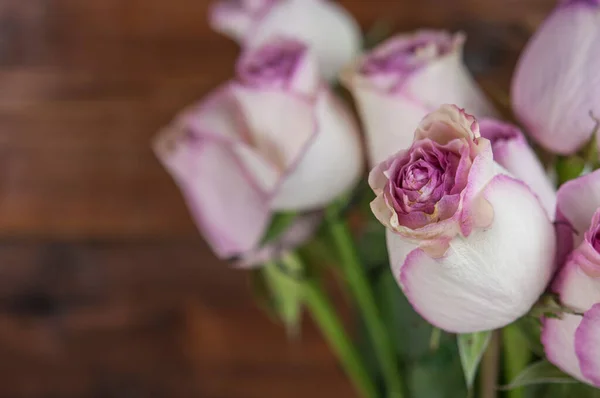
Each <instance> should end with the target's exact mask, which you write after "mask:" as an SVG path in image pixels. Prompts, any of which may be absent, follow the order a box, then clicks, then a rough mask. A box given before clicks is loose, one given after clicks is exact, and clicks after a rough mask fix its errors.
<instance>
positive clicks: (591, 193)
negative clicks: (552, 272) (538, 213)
mask: <svg viewBox="0 0 600 398" xmlns="http://www.w3.org/2000/svg"><path fill="white" fill-rule="evenodd" d="M599 207H600V170H598V171H595V172H593V173H590V174H587V175H585V176H583V177H579V178H577V179H575V180H571V181H568V182H567V183H565V184H564V185H562V186H561V187H560V189H559V190H558V197H557V213H558V212H560V213H561V214H562V216H563V217H564V218H566V219H567V220H568V221H569V222H570V223H571V225H572V226H573V228H574V229H575V231H576V233H577V237H576V239H575V246H577V245H578V244H579V243H581V241H583V234H584V233H585V231H587V230H588V228H589V226H590V222H591V220H592V217H593V216H594V213H595V212H596V210H597V209H598V208H599Z"/></svg>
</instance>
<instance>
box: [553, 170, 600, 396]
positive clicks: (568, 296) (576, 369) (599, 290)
mask: <svg viewBox="0 0 600 398" xmlns="http://www.w3.org/2000/svg"><path fill="white" fill-rule="evenodd" d="M557 220H558V221H559V223H558V225H559V228H560V229H559V248H560V252H561V253H563V254H564V253H566V252H569V250H570V249H571V248H573V247H575V250H573V251H572V252H571V253H570V255H569V256H568V257H566V260H565V256H564V255H563V256H561V257H560V258H559V260H561V264H564V266H563V267H562V268H561V271H560V273H559V274H558V276H557V277H556V279H555V281H554V283H553V285H552V289H553V291H554V292H556V293H558V294H559V297H560V301H561V303H562V304H563V305H565V306H567V307H570V308H571V309H573V310H574V311H575V312H576V313H579V315H576V314H562V315H561V317H560V318H559V319H553V318H546V319H544V320H543V330H542V343H543V344H544V349H545V351H546V356H547V357H548V360H549V361H551V362H552V363H554V364H555V365H557V366H558V367H559V368H561V369H562V370H563V371H565V372H567V373H569V374H571V375H572V376H574V377H576V378H577V379H579V380H581V381H584V382H586V383H589V384H593V385H595V386H596V387H600V339H599V337H600V171H595V172H593V173H591V174H587V175H585V176H583V177H580V178H577V179H575V180H572V181H569V182H567V183H566V184H564V185H563V186H561V187H560V189H559V190H558V204H557ZM581 314H583V316H582V315H581Z"/></svg>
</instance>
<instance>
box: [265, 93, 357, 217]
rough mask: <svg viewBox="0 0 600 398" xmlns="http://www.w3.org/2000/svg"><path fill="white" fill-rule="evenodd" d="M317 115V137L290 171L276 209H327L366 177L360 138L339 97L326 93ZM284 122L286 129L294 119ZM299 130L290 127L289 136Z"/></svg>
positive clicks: (276, 202)
mask: <svg viewBox="0 0 600 398" xmlns="http://www.w3.org/2000/svg"><path fill="white" fill-rule="evenodd" d="M313 112H314V113H315V116H316V121H317V125H316V126H315V127H316V128H317V131H316V132H315V136H314V138H313V140H312V141H311V144H310V146H307V147H305V149H304V152H302V157H301V158H299V159H298V162H296V163H294V164H293V165H292V166H291V167H289V168H288V169H287V170H286V176H285V179H284V180H283V182H282V185H281V186H280V187H279V188H278V190H277V192H276V194H275V197H274V198H273V202H272V206H273V208H274V209H277V210H287V209H295V210H298V209H301V210H310V209H315V208H319V207H323V206H326V205H327V204H328V203H329V202H331V201H332V200H333V199H335V198H336V197H338V196H339V195H340V194H342V193H344V192H346V191H348V190H350V189H351V188H352V187H353V186H354V185H356V183H357V182H358V180H359V179H360V176H361V175H362V171H363V164H364V163H363V155H362V148H361V143H360V136H359V132H358V126H357V124H356V121H355V120H354V118H353V116H352V114H351V113H350V112H349V110H348V109H347V108H346V107H345V105H344V104H343V103H342V102H341V101H339V100H338V99H337V97H335V96H334V95H333V94H331V93H330V92H329V91H327V90H323V91H322V92H321V93H320V94H319V96H318V98H317V100H316V105H315V109H314V110H313ZM283 119H285V125H284V126H288V125H289V124H291V123H293V120H292V119H291V118H290V117H285V118H283ZM296 127H297V126H290V131H289V134H294V133H295V128H296ZM284 131H285V130H284ZM286 134H287V133H286Z"/></svg>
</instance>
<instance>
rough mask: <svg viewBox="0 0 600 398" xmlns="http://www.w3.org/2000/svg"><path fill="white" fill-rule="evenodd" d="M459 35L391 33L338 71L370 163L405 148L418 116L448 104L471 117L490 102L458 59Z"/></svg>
mask: <svg viewBox="0 0 600 398" xmlns="http://www.w3.org/2000/svg"><path fill="white" fill-rule="evenodd" d="M463 44H464V36H463V35H462V34H456V35H451V34H450V33H448V32H445V31H428V30H422V31H418V32H416V33H413V34H403V35H398V36H395V37H393V38H391V39H389V40H387V41H386V42H384V43H383V44H381V45H380V46H378V47H377V48H375V49H374V50H373V51H371V52H369V53H366V54H365V55H363V56H362V57H361V58H359V59H358V61H357V62H355V63H354V64H353V65H351V66H350V67H349V68H348V69H347V70H345V71H344V72H343V75H342V81H343V82H344V84H345V85H346V86H347V88H348V89H349V90H350V91H351V92H352V94H353V96H354V98H355V100H356V103H357V107H358V111H359V113H360V115H361V119H362V120H363V123H364V126H365V130H366V133H367V143H368V147H369V155H370V161H371V164H377V163H379V162H381V161H383V160H385V159H386V158H387V157H388V156H389V155H392V154H393V153H395V152H396V151H398V150H400V149H406V148H408V147H409V146H410V145H411V143H412V140H413V132H414V130H415V128H416V127H417V125H418V124H419V122H420V121H421V119H422V118H423V117H424V116H425V115H426V114H428V113H429V112H432V111H433V110H435V109H437V108H438V107H439V106H441V105H442V104H446V103H453V104H457V105H458V106H460V107H463V108H465V109H466V110H467V111H469V112H471V113H473V114H474V115H476V116H478V117H479V116H493V115H494V114H495V112H494V110H493V108H492V106H491V105H490V103H489V102H488V101H487V99H486V98H485V96H484V94H483V93H482V92H481V90H480V89H479V88H478V87H477V84H476V83H475V81H474V80H473V78H472V77H471V75H470V74H469V71H468V70H467V68H466V66H465V65H464V63H463V60H462V51H463Z"/></svg>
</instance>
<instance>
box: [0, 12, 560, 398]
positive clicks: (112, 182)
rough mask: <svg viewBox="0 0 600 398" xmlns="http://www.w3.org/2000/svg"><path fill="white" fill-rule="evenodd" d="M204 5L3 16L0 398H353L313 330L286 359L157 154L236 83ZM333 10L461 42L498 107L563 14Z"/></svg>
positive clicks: (286, 351) (229, 51)
mask: <svg viewBox="0 0 600 398" xmlns="http://www.w3.org/2000/svg"><path fill="white" fill-rule="evenodd" d="M209 3H210V1H208V0H0V397H11V398H12V397H40V398H41V397H44V398H46V397H48V398H50V397H61V398H62V397H115V398H117V397H118V398H121V397H123V398H124V397H145V398H146V397H169V398H176V397H203V398H204V397H206V398H242V397H243V398H253V397H261V398H263V397H286V398H287V397H289V398H295V397H298V398H300V397H306V396H309V395H311V396H313V397H327V396H335V397H353V396H354V395H353V394H354V393H353V392H352V389H351V387H350V385H349V384H348V383H347V382H346V380H345V377H344V375H343V373H342V371H341V370H340V369H338V367H337V365H336V362H335V360H334V358H333V356H332V355H331V354H330V353H329V351H328V349H327V346H326V344H325V343H324V342H323V341H322V340H321V337H320V335H319V334H318V332H317V331H316V330H315V329H314V328H313V326H312V324H311V323H310V321H309V320H306V322H305V323H304V328H303V335H302V339H301V340H299V341H296V342H294V343H292V344H289V343H288V341H287V338H286V335H285V332H284V330H283V329H282V328H281V327H280V326H279V325H277V324H275V323H274V322H272V321H271V320H270V319H269V318H268V317H267V316H265V315H264V314H263V313H262V312H261V311H260V309H259V308H258V307H257V306H256V304H255V302H254V301H253V298H252V294H251V289H250V287H249V283H248V280H247V279H248V278H247V274H246V273H244V272H240V271H236V270H232V269H229V268H228V267H227V266H226V265H225V264H222V263H220V262H219V261H217V260H216V259H215V258H214V257H213V255H212V254H211V253H210V251H209V249H208V248H207V247H206V245H205V244H204V243H203V242H202V239H201V237H200V235H199V234H198V233H197V231H196V229H195V227H194V225H193V223H192V221H191V219H190V217H189V216H188V213H187V210H186V206H185V205H184V202H183V199H182V197H181V196H180V193H179V190H178V189H177V188H176V187H175V184H174V183H173V182H172V180H171V178H170V177H169V176H168V175H167V173H166V172H165V171H164V170H163V169H162V168H161V167H160V165H159V163H158V162H157V160H156V159H155V157H154V155H153V153H152V152H151V149H150V140H151V139H152V137H153V135H154V134H155V133H156V131H157V130H158V129H159V128H160V127H161V126H163V125H165V124H166V123H167V122H169V120H170V119H171V118H172V117H173V116H174V115H175V113H176V112H177V111H178V110H179V109H181V108H182V107H184V106H186V105H188V104H190V103H191V102H192V101H194V100H196V99H199V98H200V97H202V96H203V95H204V94H205V93H207V92H208V91H209V90H210V89H211V88H214V87H215V86H217V85H218V84H219V83H220V82H222V81H224V80H226V79H228V78H229V77H230V76H231V74H232V71H233V65H234V60H235V58H236V55H237V53H238V48H237V46H236V45H235V44H234V43H233V42H231V41H229V40H228V39H226V38H224V37H222V36H220V35H218V34H216V33H214V32H212V31H211V30H210V28H209V27H208V24H207V22H206V19H207V15H206V14H207V8H208V5H209ZM340 3H342V4H343V5H344V6H345V7H347V8H348V9H349V10H350V12H352V13H353V14H354V15H355V17H356V18H357V19H358V20H359V22H360V23H361V25H362V27H363V29H364V30H365V31H369V30H370V29H371V28H372V27H373V26H374V25H375V24H377V23H379V26H388V27H391V28H392V31H403V30H412V29H416V28H419V27H434V28H448V29H452V30H464V31H465V32H466V33H467V34H468V37H469V39H468V41H467V47H466V60H467V64H468V66H469V67H470V69H471V70H472V71H473V72H474V73H475V74H476V76H477V77H478V79H479V80H480V82H481V83H482V84H483V87H484V89H485V90H486V91H487V92H488V93H489V94H491V95H493V96H494V97H495V98H496V99H497V100H500V101H501V99H502V98H503V97H505V96H506V93H507V90H508V87H509V81H510V75H511V71H512V69H513V67H514V63H515V61H516V57H517V54H518V52H519V51H520V49H521V48H522V46H523V45H524V43H525V41H526V40H527V38H528V37H529V36H530V34H531V32H533V30H534V29H535V27H536V26H537V25H538V24H539V22H540V21H541V20H542V19H543V17H544V16H545V15H546V14H547V12H548V11H549V10H550V9H551V8H552V7H553V5H554V3H555V1H553V0H503V1H496V0H419V1H413V0H342V1H340ZM382 18H386V19H385V20H382ZM341 302H342V303H341V304H342V305H343V302H344V299H343V298H341ZM346 312H347V311H346ZM347 315H348V318H349V314H347Z"/></svg>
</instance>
